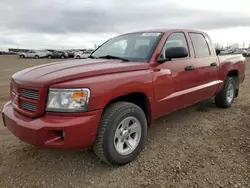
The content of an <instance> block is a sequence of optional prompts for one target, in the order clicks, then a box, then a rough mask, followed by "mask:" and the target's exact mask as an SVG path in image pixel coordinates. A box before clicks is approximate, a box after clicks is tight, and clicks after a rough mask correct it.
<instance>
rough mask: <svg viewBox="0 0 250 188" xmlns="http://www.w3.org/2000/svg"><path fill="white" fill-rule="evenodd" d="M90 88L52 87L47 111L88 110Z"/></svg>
mask: <svg viewBox="0 0 250 188" xmlns="http://www.w3.org/2000/svg"><path fill="white" fill-rule="evenodd" d="M89 97H90V90H89V89H87V88H83V89H50V90H49V94H48V99H47V105H46V111H53V112H85V111H87V110H88V103H89Z"/></svg>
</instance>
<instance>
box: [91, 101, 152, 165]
mask: <svg viewBox="0 0 250 188" xmlns="http://www.w3.org/2000/svg"><path fill="white" fill-rule="evenodd" d="M131 116H132V117H135V118H137V119H138V120H139V122H140V124H141V137H140V140H139V142H138V145H137V147H135V149H134V150H133V151H132V153H130V154H128V155H120V154H119V153H118V152H117V150H116V149H115V144H114V136H115V132H116V129H117V127H118V126H119V125H120V123H121V122H122V120H124V119H125V118H127V117H131ZM146 138H147V119H146V116H145V114H144V112H143V110H142V109H141V108H140V107H139V106H137V105H135V104H132V103H128V102H117V103H114V104H111V105H110V106H108V107H107V108H106V109H105V110H104V112H103V115H102V118H101V121H100V124H99V130H98V136H97V138H96V141H95V144H94V152H95V153H96V155H97V156H98V157H99V158H100V159H101V160H102V161H103V162H105V163H107V164H110V165H114V166H119V165H125V164H127V163H129V162H131V161H132V160H134V159H135V158H136V157H137V156H138V155H139V153H140V152H141V151H142V149H143V148H144V145H145V141H146Z"/></svg>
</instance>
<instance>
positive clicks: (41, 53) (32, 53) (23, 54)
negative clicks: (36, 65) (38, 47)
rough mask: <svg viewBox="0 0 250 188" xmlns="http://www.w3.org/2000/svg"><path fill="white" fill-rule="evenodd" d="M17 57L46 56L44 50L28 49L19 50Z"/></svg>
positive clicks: (36, 57)
mask: <svg viewBox="0 0 250 188" xmlns="http://www.w3.org/2000/svg"><path fill="white" fill-rule="evenodd" d="M19 57H21V58H35V59H39V58H44V57H46V53H45V52H44V51H35V50H30V51H27V52H21V53H19Z"/></svg>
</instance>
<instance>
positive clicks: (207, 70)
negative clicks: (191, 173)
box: [189, 33, 221, 101]
mask: <svg viewBox="0 0 250 188" xmlns="http://www.w3.org/2000/svg"><path fill="white" fill-rule="evenodd" d="M189 37H190V39H191V41H192V46H193V49H194V60H193V61H194V64H195V69H196V71H197V74H198V78H199V79H197V80H196V82H195V83H196V85H197V86H198V88H197V92H196V96H197V99H198V100H199V101H201V100H204V99H206V98H208V97H211V96H213V95H214V94H215V92H216V90H217V86H218V84H219V83H221V81H219V80H218V76H219V62H218V58H217V56H216V54H215V50H214V48H213V46H212V43H211V41H210V39H209V37H208V36H207V35H206V34H202V33H189Z"/></svg>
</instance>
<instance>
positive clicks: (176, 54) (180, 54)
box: [158, 47, 188, 62]
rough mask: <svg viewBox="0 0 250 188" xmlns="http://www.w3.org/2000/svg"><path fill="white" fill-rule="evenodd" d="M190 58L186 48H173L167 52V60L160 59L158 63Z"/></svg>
mask: <svg viewBox="0 0 250 188" xmlns="http://www.w3.org/2000/svg"><path fill="white" fill-rule="evenodd" d="M184 57H188V51H187V49H186V48H185V47H172V48H167V49H166V50H165V58H161V57H160V58H159V59H158V62H165V61H169V60H171V59H174V58H184Z"/></svg>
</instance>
